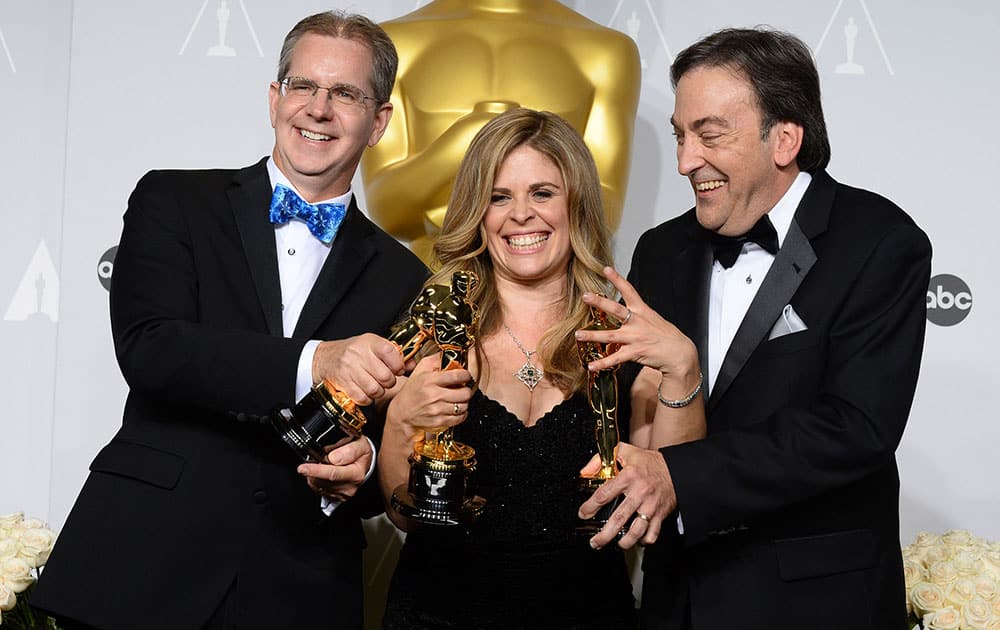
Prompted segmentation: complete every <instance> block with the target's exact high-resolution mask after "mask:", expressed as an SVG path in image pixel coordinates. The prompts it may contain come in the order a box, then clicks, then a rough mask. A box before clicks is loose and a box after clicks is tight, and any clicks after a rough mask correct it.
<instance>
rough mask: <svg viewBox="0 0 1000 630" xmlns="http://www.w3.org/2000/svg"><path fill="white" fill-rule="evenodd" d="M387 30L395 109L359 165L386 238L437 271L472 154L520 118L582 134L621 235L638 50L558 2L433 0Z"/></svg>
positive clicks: (612, 224) (368, 201) (618, 34)
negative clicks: (535, 116)
mask: <svg viewBox="0 0 1000 630" xmlns="http://www.w3.org/2000/svg"><path fill="white" fill-rule="evenodd" d="M382 26H383V28H385V30H386V32H387V33H389V36H390V37H392V40H393V42H395V44H396V48H397V49H398V50H399V63H400V65H399V72H398V74H397V78H396V85H395V87H394V88H393V92H392V103H393V105H394V107H395V109H394V110H393V116H392V120H391V121H390V122H389V129H388V130H387V132H386V134H385V136H383V138H382V141H381V142H379V144H378V145H376V146H374V147H370V148H369V149H368V150H367V151H365V155H364V157H363V158H362V161H361V168H362V171H361V172H362V177H363V179H364V187H365V200H366V205H367V208H368V211H369V213H370V214H371V216H372V218H373V219H375V221H376V222H377V223H378V224H379V225H380V226H382V228H384V229H385V230H386V231H388V232H389V233H390V234H392V235H393V236H395V237H397V238H399V239H401V240H403V241H408V242H409V243H410V247H411V248H412V249H413V251H414V252H416V253H417V254H418V255H419V256H420V257H421V258H423V259H424V261H426V262H431V261H430V247H431V245H432V244H433V241H434V238H435V236H436V235H437V233H438V229H439V227H440V225H441V221H442V219H443V217H444V213H445V208H446V205H447V203H448V196H449V194H450V193H451V184H452V180H453V179H454V177H455V172H456V171H457V170H458V164H459V162H460V161H461V159H462V156H463V155H464V154H465V151H466V149H467V148H468V146H469V142H470V141H471V140H472V137H473V136H474V135H475V134H476V132H477V131H479V128H480V127H482V126H483V124H485V123H486V122H487V121H488V120H490V119H491V118H493V117H494V116H496V115H497V114H499V113H501V112H504V111H506V110H508V109H512V108H514V107H518V106H524V107H531V108H533V109H541V110H547V111H551V112H553V113H556V114H559V115H560V116H562V117H563V118H565V119H566V120H567V121H569V122H570V124H572V125H573V126H574V127H576V129H577V130H578V131H579V132H580V134H581V135H582V136H583V139H584V140H585V141H586V143H587V146H589V147H590V150H591V152H592V153H593V154H594V159H595V161H596V162H597V170H598V173H599V174H600V177H601V188H602V191H603V198H604V208H605V212H607V215H608V219H609V226H610V227H611V229H612V230H614V229H616V228H617V227H618V223H619V220H620V219H621V214H622V206H623V203H624V199H625V188H626V185H627V184H628V173H629V160H630V156H631V145H632V129H633V126H634V123H635V114H636V109H637V107H638V103H639V84H640V79H641V77H640V68H639V53H638V51H637V49H636V46H635V42H633V41H632V39H631V38H629V37H628V36H627V35H625V34H623V33H621V32H619V31H616V30H614V29H610V28H606V27H604V26H601V25H600V24H597V23H595V22H592V21H591V20H589V19H587V18H586V17H584V16H582V15H580V14H579V13H576V12H574V11H572V10H571V9H569V8H567V7H565V6H563V5H562V4H561V3H559V2H557V1H556V0H435V1H434V2H431V3H430V4H428V5H426V6H424V7H422V8H420V9H418V10H416V11H414V12H412V13H409V14H407V15H404V16H403V17H400V18H398V19H395V20H392V21H389V22H386V23H384V24H382Z"/></svg>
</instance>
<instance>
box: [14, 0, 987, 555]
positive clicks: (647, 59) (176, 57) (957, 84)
mask: <svg viewBox="0 0 1000 630" xmlns="http://www.w3.org/2000/svg"><path fill="white" fill-rule="evenodd" d="M563 1H564V4H566V5H567V6H569V7H571V8H574V9H575V10H577V11H578V12H580V13H582V14H584V15H586V16H587V17H589V18H590V19H592V20H594V21H596V22H599V23H601V24H604V25H608V26H611V27H613V28H616V29H619V30H621V31H623V32H626V33H629V34H630V35H631V36H632V37H634V38H635V39H636V41H637V43H638V46H639V50H640V54H641V56H642V61H643V81H642V96H641V102H640V105H639V116H638V120H637V124H636V130H635V143H634V153H633V160H632V175H631V179H630V185H629V190H628V196H627V199H626V204H625V213H624V216H623V220H622V226H621V228H620V229H619V231H618V234H617V236H616V247H615V252H616V257H617V260H618V263H619V267H620V268H621V269H622V270H623V271H625V270H626V269H627V267H628V262H629V259H630V255H631V250H632V247H633V245H634V243H635V241H636V239H637V238H638V236H639V234H641V232H642V231H643V230H645V229H646V228H648V227H650V226H652V225H654V224H656V223H659V222H661V221H663V220H665V219H668V218H670V217H672V216H675V215H677V214H679V213H680V212H682V211H684V210H685V209H687V208H688V207H690V205H691V204H692V195H691V192H690V188H689V186H688V184H687V182H686V181H685V180H683V179H682V178H681V177H680V176H678V175H677V173H676V160H675V158H674V142H673V138H672V137H671V134H670V129H669V125H668V118H669V116H670V114H671V112H672V110H673V95H672V92H671V90H670V86H669V80H668V76H667V68H668V66H669V64H670V62H671V61H672V60H673V56H674V54H676V53H677V52H678V51H679V50H681V49H682V48H684V47H685V46H687V45H688V44H689V43H691V42H692V41H694V40H695V39H697V38H699V37H700V36H702V35H704V34H707V33H709V32H711V31H714V30H716V29H718V28H721V27H724V26H748V25H755V24H770V25H772V26H775V27H778V28H782V29H786V30H789V31H792V32H794V33H796V34H797V35H799V36H800V37H801V38H802V39H803V40H804V41H805V42H806V43H808V44H809V45H810V46H811V47H812V48H813V51H814V53H815V55H816V59H817V63H818V65H819V67H820V72H821V80H822V84H823V90H824V102H825V111H826V116H827V122H828V125H829V129H830V136H831V141H832V145H833V160H832V162H831V164H830V169H829V170H830V172H831V173H832V174H833V176H834V177H835V178H837V179H840V180H841V181H844V182H846V183H850V184H853V185H856V186H861V187H864V188H870V189H872V190H875V191H878V192H880V193H882V194H883V195H885V196H887V197H889V198H891V199H893V200H894V201H896V202H897V203H898V204H899V205H901V206H902V207H903V208H905V209H906V210H907V211H908V212H909V213H910V214H911V215H912V216H913V217H914V218H915V219H916V221H917V222H918V223H919V224H920V225H921V226H922V227H923V228H924V229H925V230H926V231H927V232H928V234H929V235H930V237H931V240H932V242H933V244H934V263H933V275H934V276H935V280H934V281H932V287H931V292H930V295H929V298H928V300H929V306H930V308H929V310H928V316H929V318H930V319H931V322H932V323H930V324H929V325H928V330H927V342H926V349H925V352H924V363H923V368H922V370H921V376H920V383H919V386H918V389H917V396H916V400H915V402H914V409H913V412H912V414H911V416H910V422H909V425H908V427H907V430H906V435H905V436H904V438H903V443H902V446H901V447H900V449H899V452H898V458H899V465H900V474H901V479H902V489H901V506H900V509H901V516H902V531H901V537H902V540H903V542H904V543H905V542H910V541H911V540H912V538H913V536H914V534H915V533H916V532H917V531H919V530H922V529H928V530H944V529H947V528H955V527H959V528H968V529H971V530H973V531H974V532H975V533H976V534H978V535H980V536H985V537H987V538H991V539H993V540H1000V519H998V515H1000V498H998V495H997V491H996V489H995V486H996V484H995V481H996V479H998V478H1000V449H998V445H1000V423H998V422H997V414H996V412H995V411H994V395H995V394H996V389H995V388H997V386H998V385H1000V378H998V376H1000V367H998V366H997V363H996V362H995V361H993V360H992V355H993V354H994V352H995V351H996V350H997V341H998V338H997V335H998V333H997V329H996V328H995V327H994V326H993V324H992V323H993V322H996V321H998V308H1000V305H998V296H1000V294H998V286H997V283H996V281H990V280H989V279H988V278H989V277H990V276H991V275H992V272H993V271H994V269H995V263H993V264H990V261H989V259H988V257H987V254H988V253H989V252H990V251H991V249H992V247H994V246H991V245H989V243H990V242H991V240H992V239H991V237H992V236H993V235H994V234H996V233H997V232H998V231H1000V218H998V216H997V214H996V210H997V209H998V208H997V203H996V201H995V200H993V198H992V196H989V195H988V197H989V198H984V197H983V196H982V195H983V193H982V190H981V188H982V187H983V186H987V187H991V186H992V185H990V184H989V183H988V182H989V180H990V179H992V178H993V177H995V176H996V172H997V171H998V170H1000V153H998V151H997V147H998V146H1000V126H998V125H997V124H996V110H995V103H996V100H997V97H998V95H1000V79H998V78H997V77H998V73H997V72H996V69H995V61H996V60H997V59H1000V37H998V34H1000V4H998V3H996V2H991V1H988V0H953V1H952V2H949V3H942V2H930V1H928V0H910V1H906V0H817V1H816V2H800V1H794V0H786V1H781V0H757V1H756V2H741V1H739V0H704V1H703V2H700V3H698V4H697V6H692V5H691V3H688V2H681V1H679V0H666V1H664V0H661V1H656V2H654V1H651V0H589V1H587V0H576V1H573V0H563ZM221 3H222V0H175V1H172V2H155V3H154V2H148V1H146V2H142V1H140V2H136V1H135V0H102V1H101V2H97V1H94V0H90V1H87V0H83V1H79V2H73V1H72V0H32V1H30V2H29V1H28V0H20V1H17V0H13V1H12V0H8V1H3V2H0V95H2V98H0V143H2V144H0V147H2V148H3V152H2V155H0V192H2V195H3V202H2V210H0V212H2V217H3V241H2V243H3V249H2V253H0V257H2V258H0V260H2V262H3V266H2V268H0V314H2V315H3V319H2V320H0V400H2V401H3V413H2V415H0V480H2V481H0V514H2V513H8V512H13V511H17V510H24V511H26V512H28V513H29V514H31V515H33V516H37V517H40V518H43V519H47V520H48V521H49V522H50V524H51V525H52V526H53V527H54V528H56V529H58V528H59V527H61V526H62V524H63V522H64V520H65V518H66V515H67V513H68V512H69V509H70V507H71V506H72V504H73V500H74V499H75V497H76V494H77V493H78V492H79V489H80V487H81V485H82V483H83V481H84V479H85V478H86V474H87V466H88V464H89V463H90V461H91V459H92V458H93V456H94V455H95V454H96V453H97V451H98V450H99V448H100V447H101V446H102V445H103V444H104V443H105V442H107V440H108V439H109V438H110V437H111V436H112V434H113V433H114V432H115V430H116V429H117V427H118V426H119V423H120V414H121V410H122V404H123V402H124V397H125V385H124V382H123V380H122V378H121V375H120V374H119V372H118V368H117V365H116V363H115V360H114V353H113V349H112V344H111V338H110V330H109V324H108V303H107V291H106V289H105V286H104V285H105V284H106V281H107V278H106V277H107V275H108V273H110V270H111V265H110V264H109V263H108V262H107V260H106V259H105V255H106V252H108V250H109V249H110V248H112V247H114V245H115V244H116V243H117V239H118V236H119V232H120V228H121V215H122V212H123V211H124V208H125V202H126V199H127V196H128V194H129V193H130V192H131V190H132V188H133V186H134V184H135V182H136V181H137V179H138V178H139V177H140V176H141V175H142V174H143V173H144V172H146V171H147V170H149V169H152V168H196V167H214V166H225V167H239V166H243V165H246V164H249V163H251V162H253V161H255V160H257V159H258V158H259V157H261V156H263V155H265V154H267V153H268V152H269V151H270V148H271V144H272V140H273V136H272V133H271V129H270V125H269V121H268V115H267V101H266V95H267V87H268V84H269V82H270V81H271V80H273V78H274V74H275V67H276V63H277V56H278V51H279V48H280V43H281V39H282V37H283V36H284V34H285V33H286V32H287V31H288V29H289V28H291V26H292V25H293V24H294V23H295V22H296V21H297V20H298V19H299V18H301V17H303V16H305V15H308V14H310V13H314V12H316V11H320V10H325V9H329V8H331V4H330V2H320V1H315V0H286V1H285V2H281V3H276V2H270V1H268V0H228V3H227V4H228V8H229V10H230V11H229V15H230V17H229V21H228V24H227V29H226V31H225V41H224V43H225V45H226V46H228V47H230V48H231V49H232V51H233V52H234V53H235V54H234V55H232V56H213V55H210V54H208V53H209V51H210V49H211V48H212V47H213V46H217V45H218V44H219V43H220V42H219V39H220V31H219V28H218V21H217V18H216V14H217V9H218V8H219V5H220V4H221ZM425 3H426V0H369V1H366V2H343V3H341V5H340V6H342V7H343V8H346V9H348V10H352V11H360V12H363V13H365V14H367V15H368V16H369V17H371V18H372V19H374V20H376V21H383V20H388V19H390V18H393V17H397V16H399V15H402V14H404V13H407V12H409V11H411V10H413V9H414V8H416V7H418V6H421V5H423V4H425ZM334 4H336V0H334ZM851 25H853V28H856V33H857V34H856V40H855V41H856V45H855V46H854V48H853V51H849V50H848V46H847V36H846V29H848V28H852V26H851ZM847 70H851V71H853V72H851V73H848V72H845V71H847ZM355 192H356V193H357V194H358V196H359V201H360V202H361V205H362V207H364V191H363V190H362V188H361V182H360V178H358V179H356V181H355ZM984 199H985V200H984ZM990 287H993V288H992V289H991V288H990ZM932 298H933V299H932ZM871 386H872V387H878V384H877V383H872V384H871ZM382 568H383V569H386V568H387V567H385V566H383V567H382Z"/></svg>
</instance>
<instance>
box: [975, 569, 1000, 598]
mask: <svg viewBox="0 0 1000 630" xmlns="http://www.w3.org/2000/svg"><path fill="white" fill-rule="evenodd" d="M973 581H974V582H975V583H976V595H978V596H980V597H982V598H983V599H985V600H986V601H988V602H991V601H993V600H994V599H995V598H996V596H997V590H998V589H997V583H996V580H994V579H993V578H991V577H990V576H988V575H979V576H976V577H975V578H973Z"/></svg>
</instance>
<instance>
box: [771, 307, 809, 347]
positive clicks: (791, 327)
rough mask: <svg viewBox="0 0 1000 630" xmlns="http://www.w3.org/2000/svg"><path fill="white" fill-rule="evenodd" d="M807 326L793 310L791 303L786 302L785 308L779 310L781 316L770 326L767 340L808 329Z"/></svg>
mask: <svg viewBox="0 0 1000 630" xmlns="http://www.w3.org/2000/svg"><path fill="white" fill-rule="evenodd" d="M808 329H809V327H808V326H806V323H805V322H804V321H802V318H801V317H799V314H798V313H796V312H795V309H794V308H792V305H791V304H786V305H785V308H784V309H782V311H781V317H779V318H778V321H776V322H774V326H773V327H772V328H771V332H770V334H768V336H767V340H768V341H770V340H772V339H777V338H778V337H784V336H785V335H790V334H792V333H797V332H802V331H803V330H808Z"/></svg>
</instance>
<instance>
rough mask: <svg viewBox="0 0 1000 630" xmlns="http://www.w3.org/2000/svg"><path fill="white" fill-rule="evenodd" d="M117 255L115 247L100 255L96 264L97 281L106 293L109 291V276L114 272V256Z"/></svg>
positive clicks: (116, 247)
mask: <svg viewBox="0 0 1000 630" xmlns="http://www.w3.org/2000/svg"><path fill="white" fill-rule="evenodd" d="M117 253H118V246H117V245H115V246H114V247H112V248H111V249H109V250H108V251H106V252H104V253H103V254H101V261H100V262H99V263H97V279H98V280H99V281H100V282H101V286H102V287H104V289H105V290H106V291H110V290H111V274H112V273H113V272H114V270H115V254H117Z"/></svg>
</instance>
